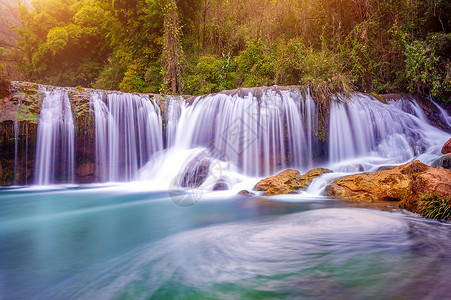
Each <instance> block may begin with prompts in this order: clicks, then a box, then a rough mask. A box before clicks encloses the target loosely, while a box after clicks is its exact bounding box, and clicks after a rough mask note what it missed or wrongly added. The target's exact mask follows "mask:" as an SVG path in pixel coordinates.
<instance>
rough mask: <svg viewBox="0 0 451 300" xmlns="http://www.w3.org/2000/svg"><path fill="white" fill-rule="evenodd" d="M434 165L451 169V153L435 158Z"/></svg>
mask: <svg viewBox="0 0 451 300" xmlns="http://www.w3.org/2000/svg"><path fill="white" fill-rule="evenodd" d="M431 166H432V167H434V168H437V167H440V168H445V169H451V153H450V154H446V155H443V156H442V157H440V158H439V159H437V160H435V161H434V162H433V163H432V164H431Z"/></svg>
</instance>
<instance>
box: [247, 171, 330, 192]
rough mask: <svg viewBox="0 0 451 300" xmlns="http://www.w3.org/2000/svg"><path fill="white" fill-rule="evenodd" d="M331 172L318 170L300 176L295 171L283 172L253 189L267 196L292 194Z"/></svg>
mask: <svg viewBox="0 0 451 300" xmlns="http://www.w3.org/2000/svg"><path fill="white" fill-rule="evenodd" d="M331 172H332V171H331V170H328V169H324V168H318V169H313V170H310V171H308V172H307V173H306V174H304V175H301V174H300V173H299V171H297V170H285V171H283V172H281V173H279V174H277V175H275V176H271V177H268V178H265V179H262V180H260V181H259V182H258V183H257V185H256V186H255V187H254V189H255V190H257V191H264V192H266V194H267V195H269V196H272V195H280V194H293V193H297V192H298V191H301V190H305V189H306V188H307V186H308V185H309V184H310V183H311V182H312V181H313V179H315V178H316V177H319V176H321V175H322V174H324V173H331Z"/></svg>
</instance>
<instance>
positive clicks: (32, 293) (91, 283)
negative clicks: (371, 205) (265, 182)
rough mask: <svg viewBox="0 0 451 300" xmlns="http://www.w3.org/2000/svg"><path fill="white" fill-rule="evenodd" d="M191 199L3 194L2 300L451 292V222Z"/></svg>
mask: <svg viewBox="0 0 451 300" xmlns="http://www.w3.org/2000/svg"><path fill="white" fill-rule="evenodd" d="M186 195H188V194H186ZM186 195H184V194H182V192H180V194H179V195H174V194H169V193H168V192H167V191H166V192H156V191H153V192H149V191H146V189H145V186H144V187H143V186H142V183H128V184H120V185H104V186H102V185H100V186H95V185H88V186H54V187H51V186H50V187H46V188H39V189H38V188H36V187H29V188H4V189H2V190H1V191H0V200H1V201H0V298H1V299H149V298H155V299H174V298H179V299H180V298H181V299H218V298H219V299H238V298H241V299H262V298H267V299H274V298H287V297H288V298H315V299H317V298H328V299H362V298H379V299H380V298H396V297H397V298H400V299H414V298H417V299H420V298H421V299H424V298H429V299H438V298H442V299H444V298H446V297H448V295H449V294H448V292H449V288H448V283H449V281H450V280H451V274H450V272H449V270H450V268H451V254H450V252H449V248H450V246H451V227H450V226H451V224H449V223H442V222H438V221H431V220H426V219H423V218H421V217H418V216H416V215H413V214H410V213H407V212H404V211H398V210H394V209H389V206H388V209H386V210H385V211H382V210H375V209H368V208H364V207H351V206H349V204H346V203H344V202H340V201H337V200H331V199H327V198H325V197H314V196H311V195H304V196H302V195H301V196H298V195H296V196H284V197H279V198H277V197H276V198H273V197H272V198H268V197H252V198H248V197H242V196H233V195H232V194H231V193H226V192H223V193H222V194H221V193H206V194H204V195H202V196H201V197H200V199H199V201H198V202H197V204H196V205H193V206H190V207H182V206H179V205H176V203H177V201H176V198H177V197H184V196H186ZM188 196H189V195H188ZM269 200H271V201H269Z"/></svg>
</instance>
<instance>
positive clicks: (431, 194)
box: [325, 161, 451, 219]
mask: <svg viewBox="0 0 451 300" xmlns="http://www.w3.org/2000/svg"><path fill="white" fill-rule="evenodd" d="M325 195H326V196H332V197H339V198H345V199H350V200H355V201H367V202H373V201H383V200H397V201H399V200H400V203H399V207H401V208H404V209H407V210H410V211H412V212H416V213H420V214H421V215H423V216H425V217H428V218H438V219H450V218H451V170H448V169H444V168H434V167H430V166H428V165H425V164H423V163H421V162H420V161H413V162H409V163H407V164H404V165H401V166H398V167H395V168H393V169H391V170H384V171H379V172H376V173H366V174H356V175H350V176H346V177H343V178H339V179H337V180H336V181H335V182H333V183H331V184H329V185H328V186H327V187H326V190H325Z"/></svg>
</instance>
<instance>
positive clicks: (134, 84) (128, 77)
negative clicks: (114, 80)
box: [119, 64, 146, 92]
mask: <svg viewBox="0 0 451 300" xmlns="http://www.w3.org/2000/svg"><path fill="white" fill-rule="evenodd" d="M139 74H140V69H139V65H138V64H132V65H129V66H128V69H127V71H126V72H125V74H124V78H123V79H122V82H121V83H120V85H119V88H120V89H121V91H124V92H144V91H145V90H146V82H145V81H144V79H143V78H141V77H140V75H139Z"/></svg>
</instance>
